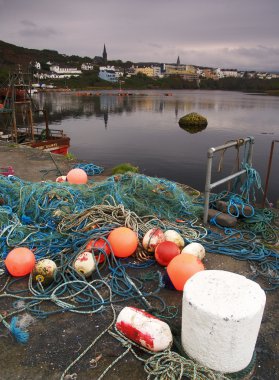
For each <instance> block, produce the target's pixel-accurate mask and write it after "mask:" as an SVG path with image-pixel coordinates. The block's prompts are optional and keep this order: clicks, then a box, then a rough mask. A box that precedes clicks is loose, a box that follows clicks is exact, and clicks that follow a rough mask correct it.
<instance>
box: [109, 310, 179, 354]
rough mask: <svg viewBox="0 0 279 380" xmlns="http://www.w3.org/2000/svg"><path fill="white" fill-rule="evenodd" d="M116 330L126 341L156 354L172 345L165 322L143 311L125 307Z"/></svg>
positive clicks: (118, 318)
mask: <svg viewBox="0 0 279 380" xmlns="http://www.w3.org/2000/svg"><path fill="white" fill-rule="evenodd" d="M116 328H117V329H118V330H119V331H120V332H121V333H122V334H123V335H125V336H126V337H127V338H128V339H130V340H132V341H134V342H135V343H137V344H139V345H141V346H143V347H145V348H147V349H148V350H150V351H153V352H158V351H163V350H165V349H167V348H169V347H170V346H171V345H172V333H171V330H170V328H169V325H168V324H167V323H166V322H163V321H161V320H160V319H158V318H156V317H154V316H153V315H151V314H149V313H147V312H146V311H144V310H141V309H137V308H136V307H130V306H126V307H124V309H122V310H121V312H120V313H119V315H118V317H117V320H116Z"/></svg>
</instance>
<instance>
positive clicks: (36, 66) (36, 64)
mask: <svg viewBox="0 0 279 380" xmlns="http://www.w3.org/2000/svg"><path fill="white" fill-rule="evenodd" d="M34 67H35V68H36V69H37V70H41V64H40V62H37V61H36V62H35V63H34Z"/></svg>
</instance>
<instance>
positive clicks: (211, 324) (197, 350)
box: [181, 270, 266, 373]
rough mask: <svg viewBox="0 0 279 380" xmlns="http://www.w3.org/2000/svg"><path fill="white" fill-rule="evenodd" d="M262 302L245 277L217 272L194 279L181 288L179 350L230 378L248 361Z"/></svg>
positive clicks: (258, 290) (262, 296)
mask: <svg viewBox="0 0 279 380" xmlns="http://www.w3.org/2000/svg"><path fill="white" fill-rule="evenodd" d="M265 301H266V296H265V293H264V291H263V290H262V289H261V287H260V286H259V285H258V284H257V283H256V282H254V281H251V280H248V279H247V278H246V277H244V276H241V275H238V274H235V273H231V272H226V271H219V270H207V271H202V272H198V273H196V274H195V275H194V276H193V277H191V278H190V279H189V280H188V281H187V282H186V284H185V286H184V292H183V305H182V333H181V338H182V345H183V348H184V350H185V352H186V353H187V354H188V355H189V356H190V357H191V358H193V359H194V360H196V361H197V362H199V363H200V364H202V365H204V366H206V367H209V368H211V369H213V370H216V371H219V372H223V373H232V372H238V371H241V370H242V369H244V368H246V367H247V366H248V365H249V363H250V361H251V359H252V356H253V352H254V348H255V345H256V341H257V336H258V332H259V329H260V325H261V320H262V315H263V311H264V306H265Z"/></svg>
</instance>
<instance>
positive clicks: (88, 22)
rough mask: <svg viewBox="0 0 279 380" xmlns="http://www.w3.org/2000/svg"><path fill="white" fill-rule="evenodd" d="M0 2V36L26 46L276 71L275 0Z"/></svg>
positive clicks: (278, 10) (277, 3)
mask: <svg viewBox="0 0 279 380" xmlns="http://www.w3.org/2000/svg"><path fill="white" fill-rule="evenodd" d="M1 2H2V3H3V4H4V5H3V7H2V9H1V12H0V28H1V39H2V40H4V41H6V42H10V43H14V44H16V45H20V46H25V47H27V48H35V49H45V48H46V49H54V50H58V51H59V52H60V53H65V54H78V55H83V56H84V55H86V56H90V57H94V56H95V55H100V54H101V53H102V48H103V44H104V43H105V44H106V47H107V51H108V58H109V59H122V60H124V61H125V60H131V61H159V62H175V61H176V59H177V56H178V55H179V56H180V60H181V62H184V63H189V64H191V63H192V64H197V65H201V66H214V67H223V66H224V65H226V66H227V67H235V68H239V67H243V66H248V65H251V67H250V68H251V69H256V68H257V67H260V66H262V65H263V64H264V63H265V62H266V64H267V65H268V67H269V68H273V70H276V69H277V70H278V71H279V60H278V53H277V50H278V49H279V39H278V35H279V23H278V20H277V19H278V14H279V1H278V0H265V1H263V0H244V1H243V0H233V1H232V0H210V1H208V0H187V1H186V0H160V1H159V0H157V1H155V0H153V1H150V0H141V1H140V2H139V1H137V0H117V1H115V0H80V1H79V2H74V1H69V0H59V1H54V0H48V1H45V0H36V1H34V0H0V4H1ZM11 23H12V27H11ZM54 36H55V38H49V37H54ZM263 56H265V62H264V59H263V58H262V57H263Z"/></svg>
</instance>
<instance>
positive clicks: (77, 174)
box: [67, 168, 88, 185]
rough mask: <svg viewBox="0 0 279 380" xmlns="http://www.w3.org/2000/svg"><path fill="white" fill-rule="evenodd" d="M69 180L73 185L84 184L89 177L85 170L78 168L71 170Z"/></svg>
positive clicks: (68, 175)
mask: <svg viewBox="0 0 279 380" xmlns="http://www.w3.org/2000/svg"><path fill="white" fill-rule="evenodd" d="M67 181H68V182H69V183H70V184H72V185H84V184H85V183H87V181H88V177H87V174H86V173H85V171H84V170H82V169H79V168H76V169H72V170H70V171H69V173H68V174H67Z"/></svg>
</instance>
